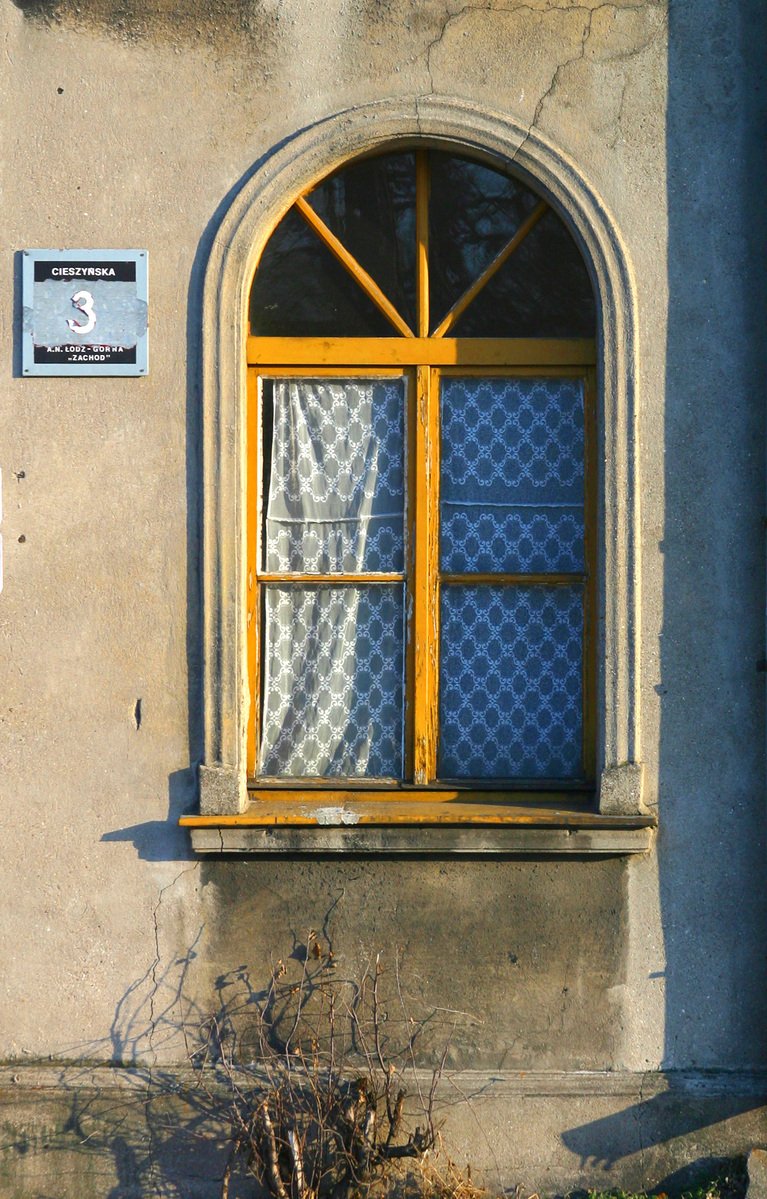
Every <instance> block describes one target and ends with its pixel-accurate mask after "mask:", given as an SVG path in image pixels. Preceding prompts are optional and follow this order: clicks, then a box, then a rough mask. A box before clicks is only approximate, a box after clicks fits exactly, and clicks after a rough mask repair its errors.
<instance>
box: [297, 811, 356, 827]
mask: <svg viewBox="0 0 767 1199" xmlns="http://www.w3.org/2000/svg"><path fill="white" fill-rule="evenodd" d="M306 815H307V816H311V817H312V818H313V819H314V820H315V821H316V822H317V824H322V825H325V826H326V827H334V826H336V825H339V824H359V821H360V817H359V812H348V811H347V810H346V808H344V807H340V808H312V809H310V810H309V809H307V811H306Z"/></svg>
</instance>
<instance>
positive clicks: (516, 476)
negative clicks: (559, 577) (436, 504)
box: [440, 376, 584, 574]
mask: <svg viewBox="0 0 767 1199" xmlns="http://www.w3.org/2000/svg"><path fill="white" fill-rule="evenodd" d="M440 411H441V423H442V436H441V445H442V450H441V467H440V469H441V497H440V561H441V567H442V570H443V571H448V572H455V573H465V572H471V571H502V572H508V573H512V574H513V573H516V572H524V573H531V572H532V573H538V572H555V573H568V572H572V571H579V570H582V569H583V533H584V524H583V495H584V490H583V487H584V414H583V383H582V381H581V380H580V379H556V378H539V379H524V378H516V379H515V378H499V377H488V376H484V377H477V376H470V377H450V378H447V379H443V380H442V386H441V394H440Z"/></svg>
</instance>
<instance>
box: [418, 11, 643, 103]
mask: <svg viewBox="0 0 767 1199" xmlns="http://www.w3.org/2000/svg"><path fill="white" fill-rule="evenodd" d="M605 8H612V9H614V10H615V12H621V13H623V12H642V11H644V10H648V9H658V10H664V9H665V0H640V3H637V4H618V3H617V2H616V0H602V2H601V3H599V4H594V5H588V4H555V3H545V4H543V5H535V4H527V3H525V4H509V5H506V4H501V5H488V4H463V5H462V6H461V7H460V8H459V9H458V10H457V11H456V12H450V13H447V14H446V16H445V19H444V21H443V22H442V26H441V28H440V31H439V33H438V34H437V36H436V37H435V38H433V39H432V40H431V41H430V42H429V44H428V46H427V47H426V49H425V50H423V51H422V52H421V55H420V56H419V57H425V59H426V72H427V74H428V76H429V84H430V94H431V95H434V75H433V72H432V68H431V56H432V54H433V52H434V50H435V49H436V48H437V46H439V45H440V43H441V42H442V41H443V39H444V37H445V35H446V33H447V31H448V29H449V28H450V26H451V25H453V24H454V23H455V22H456V21H460V20H461V18H462V17H463V16H465V15H466V13H468V12H481V13H487V14H488V15H489V14H491V13H502V14H504V15H505V16H514V15H516V14H517V13H530V14H533V15H535V14H538V15H539V16H546V15H548V14H549V13H553V12H561V13H586V14H588V22H587V23H588V31H589V33H590V32H591V22H592V20H593V17H594V14H595V13H598V12H600V11H601V10H602V9H605ZM586 40H588V36H587V38H586ZM650 41H652V39H650ZM649 44H650V42H648V43H647V45H649ZM643 49H645V45H642V46H639V47H637V48H636V49H634V50H631V51H630V52H628V53H627V54H626V55H625V56H620V57H626V58H631V57H633V55H634V54H636V53H640V52H641V51H642V50H643ZM584 52H585V51H584ZM581 58H583V54H579V55H576V57H575V58H574V59H571V60H569V61H568V62H565V63H562V64H560V67H559V68H557V69H558V70H559V69H561V68H563V67H566V66H568V65H569V62H577V61H579V60H580V59H581ZM555 73H556V72H555ZM533 124H535V118H534V119H533Z"/></svg>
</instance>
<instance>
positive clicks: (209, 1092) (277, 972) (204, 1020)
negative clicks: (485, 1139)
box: [0, 912, 470, 1199]
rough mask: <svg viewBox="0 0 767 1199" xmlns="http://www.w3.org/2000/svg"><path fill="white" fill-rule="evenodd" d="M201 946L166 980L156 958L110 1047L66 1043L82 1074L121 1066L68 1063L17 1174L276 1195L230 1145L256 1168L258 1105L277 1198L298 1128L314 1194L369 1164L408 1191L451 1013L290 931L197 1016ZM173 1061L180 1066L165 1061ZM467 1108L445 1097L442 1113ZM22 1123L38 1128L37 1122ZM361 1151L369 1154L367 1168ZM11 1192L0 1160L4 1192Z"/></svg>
mask: <svg viewBox="0 0 767 1199" xmlns="http://www.w3.org/2000/svg"><path fill="white" fill-rule="evenodd" d="M331 914H332V913H331V912H328V913H326V917H325V920H324V925H325V926H326V925H327V924H328V922H329V920H330V916H331ZM201 939H202V930H200V932H199V933H198V935H197V937H196V938H195V941H194V943H193V944H192V946H190V948H189V949H188V950H187V952H186V953H185V954H184V955H183V956H181V957H178V958H176V959H174V960H173V961H172V962H171V963H170V964H169V965H168V966H167V967H165V968H162V969H160V967H159V962H158V961H157V960H155V961H154V962H153V963H152V964H151V966H150V967H149V968H148V969H147V971H146V972H145V973H144V974H143V975H142V976H141V977H140V978H138V979H137V980H136V981H135V982H134V984H133V985H132V986H131V987H129V988H128V990H127V992H126V993H125V995H124V996H123V998H122V999H121V1000H120V1002H119V1003H118V1005H117V1008H116V1010H115V1015H114V1019H113V1023H112V1028H111V1035H110V1038H109V1041H108V1042H106V1043H98V1044H89V1045H83V1046H78V1047H76V1050H77V1054H78V1060H80V1061H83V1062H84V1063H87V1062H88V1061H89V1060H91V1061H92V1060H94V1059H95V1060H99V1059H101V1060H103V1059H104V1057H105V1054H109V1055H110V1057H111V1061H112V1063H113V1064H120V1065H121V1066H123V1067H126V1068H124V1069H120V1070H115V1071H105V1070H104V1069H103V1068H102V1069H101V1070H100V1071H96V1072H93V1071H92V1070H91V1069H90V1068H89V1067H88V1065H87V1064H84V1065H83V1066H82V1068H80V1069H78V1068H73V1067H70V1068H69V1070H68V1071H67V1073H66V1076H65V1081H64V1082H63V1084H60V1085H61V1091H60V1097H59V1107H58V1111H57V1112H56V1115H55V1117H54V1118H53V1119H52V1117H51V1108H50V1106H48V1108H47V1110H45V1111H44V1113H43V1114H42V1115H41V1116H39V1117H38V1118H37V1123H38V1124H44V1126H45V1134H44V1137H43V1143H42V1144H37V1143H34V1142H32V1141H26V1142H25V1141H24V1140H23V1135H22V1136H20V1137H19V1139H18V1141H17V1143H15V1144H13V1145H10V1146H9V1145H8V1144H7V1143H6V1145H4V1146H3V1148H4V1149H5V1150H8V1149H10V1150H11V1151H12V1154H13V1156H14V1157H15V1159H16V1164H17V1165H18V1164H19V1163H20V1164H21V1173H22V1174H23V1172H24V1165H25V1164H27V1162H31V1164H32V1167H33V1168H32V1175H33V1176H34V1178H35V1182H36V1185H37V1186H38V1187H39V1184H40V1180H41V1179H47V1178H54V1177H62V1178H65V1177H66V1176H68V1175H69V1176H71V1177H72V1178H73V1180H74V1182H75V1186H76V1187H78V1188H82V1189H80V1190H78V1192H77V1193H78V1195H91V1194H93V1195H96V1194H99V1195H108V1199H131V1197H133V1196H135V1197H136V1199H138V1197H139V1196H143V1195H149V1194H152V1195H156V1196H181V1195H183V1196H184V1197H185V1199H195V1197H199V1199H203V1196H204V1197H206V1199H213V1197H214V1196H224V1195H226V1196H228V1199H236V1197H238V1196H240V1197H242V1199H245V1197H246V1196H247V1197H249V1199H254V1196H262V1197H263V1199H267V1197H268V1195H269V1194H270V1192H271V1194H272V1195H276V1194H277V1193H278V1188H277V1187H276V1185H275V1184H274V1183H272V1184H271V1187H267V1185H266V1183H265V1184H264V1185H263V1186H260V1185H259V1184H258V1181H257V1177H254V1174H253V1173H251V1172H250V1171H249V1169H248V1157H247V1153H246V1152H243V1151H242V1149H239V1148H238V1143H242V1142H244V1144H245V1146H246V1148H247V1147H248V1146H251V1147H252V1149H253V1152H254V1153H255V1154H256V1155H257V1156H256V1161H258V1155H261V1154H263V1155H264V1161H266V1160H267V1156H268V1144H267V1143H266V1141H265V1140H264V1134H263V1129H262V1128H261V1120H262V1119H264V1117H263V1115H262V1113H263V1111H264V1109H265V1108H266V1113H267V1115H266V1117H265V1119H266V1121H267V1123H266V1125H265V1127H266V1128H268V1129H270V1130H271V1135H272V1136H276V1137H277V1144H279V1145H282V1149H281V1150H280V1154H279V1165H278V1167H276V1168H278V1169H279V1172H280V1175H281V1177H282V1179H283V1181H284V1184H285V1186H284V1188H283V1190H282V1191H281V1192H279V1193H282V1194H283V1199H284V1196H285V1194H286V1193H290V1194H296V1193H297V1188H298V1186H299V1185H300V1183H297V1181H296V1177H297V1176H296V1175H294V1173H293V1166H292V1165H291V1159H290V1157H289V1153H288V1146H289V1145H291V1146H292V1142H291V1141H290V1136H291V1133H292V1132H295V1130H298V1131H299V1133H300V1136H301V1141H300V1145H301V1153H302V1155H303V1166H304V1167H305V1169H306V1170H307V1175H306V1177H307V1178H308V1179H313V1180H314V1181H313V1182H312V1185H311V1186H310V1188H309V1190H308V1192H307V1193H308V1194H309V1195H311V1194H315V1195H319V1196H320V1197H321V1199H334V1197H336V1199H337V1196H339V1195H343V1194H346V1193H347V1190H348V1188H347V1187H345V1186H343V1185H341V1183H340V1182H339V1181H338V1179H339V1178H341V1179H343V1178H344V1177H346V1175H348V1174H349V1172H350V1171H351V1175H350V1179H357V1180H359V1179H360V1178H363V1179H367V1178H368V1173H366V1171H368V1172H369V1169H372V1171H373V1173H374V1174H375V1175H376V1177H378V1175H379V1173H380V1174H381V1176H382V1177H385V1178H386V1179H387V1182H388V1183H389V1184H391V1185H389V1186H387V1188H386V1192H385V1193H388V1194H390V1195H394V1194H397V1195H400V1194H402V1195H403V1196H404V1194H405V1191H404V1189H403V1182H404V1174H402V1173H401V1172H400V1171H399V1166H398V1163H401V1164H403V1165H405V1167H407V1163H408V1162H411V1163H412V1161H413V1160H414V1159H416V1158H419V1157H421V1156H422V1154H423V1153H424V1151H425V1150H426V1149H430V1148H431V1147H432V1146H433V1145H434V1143H435V1138H436V1126H435V1124H434V1120H433V1116H432V1102H433V1101H434V1097H435V1095H436V1091H437V1083H438V1082H439V1080H440V1077H441V1074H442V1068H443V1066H444V1061H445V1052H446V1046H447V1044H448V1042H449V1038H450V1035H451V1032H452V1031H453V1029H454V1027H455V1019H456V1016H457V1015H459V1014H457V1013H451V1014H446V1013H444V1011H442V1010H441V1009H423V1010H422V1009H420V1008H416V1007H411V1006H410V1005H409V1003H408V1002H407V1001H406V1000H405V999H404V998H403V996H404V994H405V993H406V989H405V987H404V982H403V981H402V980H401V979H400V975H399V971H398V970H396V971H393V972H392V973H393V974H394V975H395V976H396V979H397V987H396V988H395V991H394V993H393V996H394V999H395V1003H394V1004H392V1003H391V1002H390V999H391V997H392V996H391V993H390V998H389V1000H387V999H386V998H385V997H384V993H383V988H382V987H381V985H380V984H381V982H382V980H383V978H384V973H385V971H384V968H383V966H382V965H380V964H379V959H378V958H376V957H373V958H371V959H370V960H369V961H367V962H365V964H364V966H363V969H362V971H361V972H360V973H354V972H352V973H349V972H347V971H345V970H344V969H343V968H342V967H339V966H338V965H337V962H336V958H335V955H334V953H333V950H332V948H331V942H329V941H328V940H326V939H325V937H324V936H323V934H320V933H316V932H314V931H311V930H309V931H307V933H306V935H305V938H304V939H303V940H302V939H301V938H300V937H298V936H297V935H296V934H295V933H293V934H292V938H291V939H290V940H288V942H287V944H286V947H285V959H284V960H278V961H275V962H274V963H273V964H272V965H271V966H270V965H269V964H268V963H265V962H264V963H262V964H261V966H260V967H258V968H256V969H254V970H253V971H251V970H250V969H249V968H248V967H247V966H245V965H240V966H238V967H236V968H235V969H233V970H230V971H227V972H226V973H223V974H220V975H219V976H218V977H217V978H215V980H213V983H212V1000H213V1001H212V1004H211V1008H210V1010H204V1009H203V1008H202V1007H201V1006H200V1005H199V1004H198V1003H197V1002H196V1001H195V1000H194V999H193V998H192V995H193V993H194V990H195V979H194V971H195V966H196V963H197V961H198V954H199V948H200V944H201ZM288 950H289V952H288ZM422 1039H423V1040H424V1041H426V1042H428V1043H429V1044H430V1045H432V1047H433V1048H432V1049H430V1050H429V1052H428V1056H429V1059H430V1064H431V1067H432V1069H433V1071H434V1073H433V1075H431V1078H432V1081H433V1086H430V1085H429V1081H428V1079H426V1081H423V1090H422V1091H421V1090H420V1089H419V1083H418V1081H417V1075H416V1072H415V1071H416V1067H415V1052H414V1047H415V1045H416V1043H417V1042H420V1041H421V1040H422ZM179 1046H180V1047H181V1052H179ZM158 1058H159V1059H160V1064H155V1065H152V1064H151V1063H152V1062H153V1061H154V1062H156V1061H157V1059H158ZM168 1060H172V1061H174V1062H175V1061H178V1062H179V1065H173V1066H168V1065H164V1064H162V1063H163V1062H165V1061H168ZM110 1075H111V1076H112V1077H111V1078H110ZM400 1093H401V1094H402V1100H401V1099H400V1097H399V1096H400ZM469 1100H470V1097H469V1096H468V1095H466V1094H463V1093H462V1094H461V1095H460V1096H456V1095H455V1094H454V1093H451V1094H450V1095H448V1097H447V1099H442V1100H441V1101H440V1103H439V1107H440V1110H442V1111H444V1110H445V1109H446V1107H447V1106H451V1105H452V1106H455V1104H456V1103H460V1104H462V1105H465V1104H466V1103H467V1102H469ZM403 1101H404V1102H403ZM35 1103H37V1104H38V1106H40V1107H41V1108H42V1106H43V1105H45V1104H46V1103H47V1104H48V1105H50V1103H51V1099H50V1096H49V1095H48V1096H46V1095H43V1096H42V1097H38V1096H37V1095H35V1094H34V1092H33V1094H32V1098H31V1104H32V1106H34V1105H35ZM350 1104H351V1107H350ZM360 1104H362V1105H363V1107H364V1110H365V1111H367V1112H371V1111H372V1112H373V1113H374V1119H373V1120H372V1123H371V1122H370V1121H363V1120H361V1119H358V1117H357V1115H355V1114H354V1113H355V1111H356V1107H355V1105H357V1106H359V1105H360ZM350 1113H351V1114H350ZM392 1113H395V1114H394V1115H392ZM416 1121H419V1122H420V1123H419V1125H418V1127H416ZM28 1124H29V1125H31V1126H34V1124H35V1120H34V1118H33V1120H32V1121H28ZM12 1127H13V1125H12V1124H11V1123H9V1124H8V1125H7V1129H6V1133H7V1130H8V1129H11V1128H12ZM363 1128H364V1129H365V1130H367V1131H366V1132H365V1138H363V1140H364V1145H362V1141H361V1140H360V1138H362V1131H361V1130H362V1129H363ZM318 1129H319V1130H320V1131H321V1135H320V1136H319V1139H318V1137H317V1133H318ZM370 1129H373V1130H374V1132H375V1137H371V1136H370ZM387 1129H388V1134H387ZM358 1142H360V1143H359V1144H358ZM361 1145H362V1147H363V1148H368V1149H370V1147H371V1146H372V1147H373V1148H372V1149H371V1152H374V1153H375V1154H376V1158H375V1162H374V1164H373V1165H372V1166H371V1167H370V1168H368V1167H366V1166H365V1165H364V1162H363V1159H362V1158H361V1157H360V1154H359V1152H358V1150H359V1149H360V1146H361ZM339 1146H340V1148H339ZM291 1151H292V1152H293V1153H294V1154H295V1149H294V1148H292V1149H291ZM35 1159H37V1161H35ZM379 1159H380V1160H379ZM376 1162H377V1164H375V1163H376ZM227 1163H229V1167H230V1169H228V1166H227ZM272 1165H274V1161H272ZM344 1171H346V1174H344ZM312 1172H313V1173H312ZM222 1180H226V1186H223V1185H222ZM7 1181H8V1175H7V1174H6V1173H3V1169H2V1165H0V1184H2V1183H4V1182H7ZM14 1181H15V1179H11V1183H13V1182H14ZM65 1185H66V1184H65ZM350 1185H351V1182H350ZM22 1186H23V1184H22ZM107 1188H109V1189H107ZM4 1193H5V1192H4ZM13 1193H14V1194H16V1193H19V1194H22V1193H23V1194H26V1193H27V1191H25V1190H23V1189H22V1190H19V1191H18V1192H17V1191H14V1192H13ZM35 1193H38V1194H39V1191H38V1190H36V1192H35ZM65 1193H66V1195H69V1194H70V1192H69V1191H68V1190H67V1191H66V1192H65ZM73 1193H74V1192H73ZM408 1193H410V1195H411V1199H415V1196H416V1195H417V1193H420V1192H418V1188H416V1189H415V1190H414V1189H413V1188H412V1187H411V1188H410V1189H409V1192H408Z"/></svg>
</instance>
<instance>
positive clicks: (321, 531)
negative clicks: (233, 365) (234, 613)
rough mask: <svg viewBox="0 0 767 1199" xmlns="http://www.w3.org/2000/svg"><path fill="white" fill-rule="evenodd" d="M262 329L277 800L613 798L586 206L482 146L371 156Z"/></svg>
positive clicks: (253, 482)
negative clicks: (602, 643)
mask: <svg viewBox="0 0 767 1199" xmlns="http://www.w3.org/2000/svg"><path fill="white" fill-rule="evenodd" d="M250 325H251V332H250V337H249V339H248V342H247V356H248V373H249V420H248V463H249V466H248V497H249V502H248V517H247V545H248V557H249V561H248V577H249V597H248V622H249V624H248V630H249V631H248V636H249V682H250V691H251V705H250V719H249V725H248V775H249V776H250V779H251V784H250V786H251V791H252V794H253V796H254V797H255V798H256V799H258V800H259V801H261V802H263V803H266V804H268V803H269V802H270V801H273V802H279V803H283V804H284V803H285V802H286V801H290V800H291V799H297V798H298V797H299V795H300V796H301V797H303V798H305V796H306V794H307V789H316V790H317V791H318V792H319V793H321V794H320V798H322V796H326V795H327V794H328V793H331V792H332V793H333V794H334V796H335V793H336V792H337V793H339V795H338V796H335V798H338V797H339V796H340V798H342V799H343V798H344V797H346V798H350V797H351V798H353V797H355V796H356V797H357V798H358V799H364V798H365V797H368V798H369V799H385V798H386V797H387V796H388V797H389V798H390V799H393V798H394V796H395V795H398V796H400V797H404V798H410V799H412V798H414V797H415V798H419V797H420V798H424V799H427V800H430V801H431V802H432V803H440V802H443V803H444V802H445V801H447V800H449V801H450V802H451V803H453V804H455V803H456V802H458V803H460V802H461V799H462V798H467V799H468V797H469V796H471V797H473V798H474V802H475V803H476V802H477V800H482V799H484V800H485V801H486V802H488V803H492V802H497V801H498V799H499V798H500V797H504V798H505V797H508V796H509V795H510V794H511V793H516V792H519V793H528V792H537V793H539V797H540V793H541V792H543V793H544V794H546V793H549V794H551V793H555V794H559V793H561V792H563V791H569V792H572V793H573V795H572V796H571V798H572V799H577V797H578V796H580V797H581V798H582V799H583V800H584V802H586V801H587V800H588V798H589V796H590V795H591V793H592V792H593V788H594V783H595V768H596V746H595V738H596V721H595V705H596V694H595V690H596V681H595V679H596V627H597V618H596V606H597V588H596V573H597V545H596V523H597V518H596V496H597V484H598V478H597V472H598V466H597V455H596V417H595V400H594V390H595V388H594V367H595V340H594V339H595V304H594V297H593V292H592V288H591V284H590V280H589V277H588V274H587V271H586V269H585V266H584V263H583V261H582V258H581V255H580V253H579V250H578V248H577V246H576V244H575V242H574V240H573V238H572V236H571V235H570V233H569V231H568V229H567V227H566V225H565V224H564V222H563V221H562V219H561V218H560V216H559V215H558V214H557V213H556V212H555V211H554V210H553V209H552V208H551V207H550V205H549V204H548V203H547V202H546V200H544V199H542V198H541V197H540V196H538V195H537V194H536V193H535V192H534V191H533V190H532V189H531V188H530V187H529V186H527V184H525V183H523V182H522V181H521V180H520V179H517V178H515V177H514V176H513V175H511V174H505V173H502V172H500V171H498V170H496V169H494V168H491V167H490V166H487V165H485V164H483V163H480V162H478V161H473V160H471V159H469V158H466V157H463V156H461V155H457V154H453V153H447V152H445V151H442V150H437V149H415V150H406V151H397V152H392V153H384V154H377V155H375V156H370V157H363V158H360V159H357V160H356V161H354V162H352V163H351V164H348V165H346V166H345V167H343V168H342V169H341V170H338V171H336V172H334V173H333V174H332V175H330V176H329V177H328V178H326V179H324V180H323V181H322V182H321V183H319V184H318V185H317V186H315V187H314V188H312V189H311V190H310V191H309V192H307V193H306V194H304V195H302V196H300V197H299V198H298V199H297V200H296V201H295V203H294V204H293V206H292V207H291V208H290V210H289V211H288V213H287V214H286V215H285V216H284V218H283V219H282V220H281V222H280V223H279V225H278V226H277V228H276V229H275V231H274V233H273V234H272V236H271V238H270V240H269V241H268V242H267V244H266V246H265V248H264V251H263V253H262V255H261V259H260V263H259V265H258V269H257V271H256V274H255V277H254V281H253V286H252V291H251V298H250ZM382 793H383V794H382ZM447 811H448V810H447V809H445V812H446V814H447ZM454 812H455V809H454V808H453V809H451V814H454Z"/></svg>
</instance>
